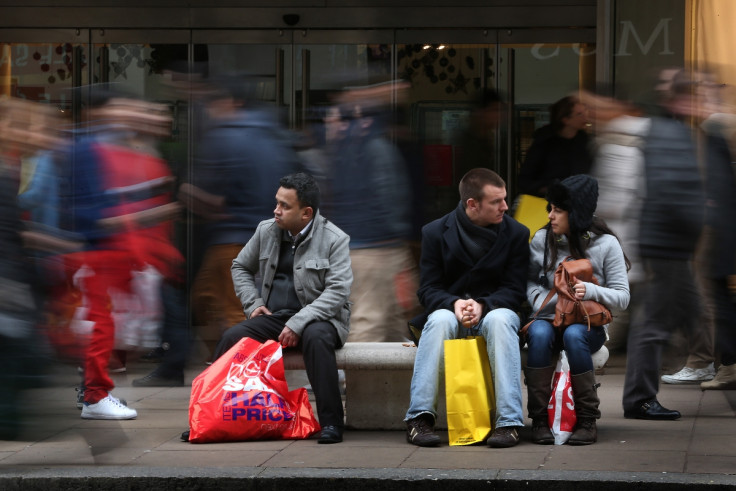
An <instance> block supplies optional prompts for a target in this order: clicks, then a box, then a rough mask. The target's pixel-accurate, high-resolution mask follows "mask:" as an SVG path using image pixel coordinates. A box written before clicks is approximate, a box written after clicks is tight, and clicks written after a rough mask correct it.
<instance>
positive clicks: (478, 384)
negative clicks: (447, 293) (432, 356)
mask: <svg viewBox="0 0 736 491" xmlns="http://www.w3.org/2000/svg"><path fill="white" fill-rule="evenodd" d="M445 397H446V398H447V430H448V433H449V440H450V445H472V444H473V443H479V442H484V441H485V440H486V438H487V437H488V435H489V434H490V433H491V430H492V429H493V425H492V423H493V419H492V417H493V409H494V403H495V402H494V401H495V399H494V395H493V379H492V378H491V366H490V363H489V362H488V352H487V351H486V341H485V339H483V337H482V336H470V337H467V338H462V339H448V340H446V341H445Z"/></svg>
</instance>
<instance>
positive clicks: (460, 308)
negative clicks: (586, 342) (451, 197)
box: [405, 168, 529, 447]
mask: <svg viewBox="0 0 736 491" xmlns="http://www.w3.org/2000/svg"><path fill="white" fill-rule="evenodd" d="M459 188H460V198H461V201H460V204H459V205H458V207H457V208H456V209H455V210H454V211H452V212H450V213H448V214H447V215H445V216H444V217H442V218H440V219H438V220H435V221H433V222H432V223H430V224H428V225H426V226H425V227H424V228H423V229H422V255H421V260H420V275H421V280H420V286H419V291H418V295H419V301H420V302H421V304H422V305H423V306H424V308H425V309H426V312H425V314H423V315H422V316H419V317H417V318H416V319H414V320H413V321H412V322H411V324H412V327H413V328H414V329H415V330H421V341H420V342H419V345H418V350H417V356H416V361H415V363H414V375H413V377H412V382H411V402H410V404H409V410H408V411H407V413H406V419H405V421H406V423H407V440H408V441H409V442H410V443H413V444H414V445H419V446H435V445H437V444H439V441H440V439H439V436H437V434H435V433H434V423H435V420H436V418H437V392H438V386H439V380H440V377H441V376H442V371H443V367H444V363H443V360H444V341H445V340H446V339H455V338H462V337H465V336H467V335H468V334H469V333H470V329H471V328H472V329H473V330H474V331H478V333H479V334H480V335H481V336H483V337H484V338H485V340H486V343H487V348H488V357H489V360H490V365H491V372H492V374H493V385H494V391H495V395H496V415H495V423H494V425H493V427H494V430H493V433H492V434H491V436H490V438H489V439H488V444H489V445H490V446H492V447H512V446H514V445H516V444H517V443H518V442H519V433H518V430H517V428H518V427H521V426H523V424H524V423H523V413H522V399H521V377H520V372H521V359H520V353H519V338H518V330H519V324H520V320H519V316H518V315H517V314H516V311H517V310H519V306H520V305H521V302H522V301H523V300H524V298H525V291H526V290H525V289H526V274H527V268H528V264H529V230H528V229H527V228H526V227H524V226H523V225H521V224H520V223H518V222H517V221H515V220H514V219H513V218H511V217H509V216H507V215H506V214H505V213H506V211H507V210H508V206H507V204H506V184H505V183H504V181H503V179H501V177H499V176H498V174H496V173H495V172H493V171H491V170H488V169H483V168H477V169H472V170H470V171H469V172H468V173H467V174H465V176H464V177H463V178H462V180H461V181H460V186H459Z"/></svg>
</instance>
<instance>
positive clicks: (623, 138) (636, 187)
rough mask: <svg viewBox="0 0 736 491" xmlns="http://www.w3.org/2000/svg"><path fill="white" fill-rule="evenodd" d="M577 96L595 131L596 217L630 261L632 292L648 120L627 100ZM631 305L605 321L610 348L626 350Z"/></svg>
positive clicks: (640, 273)
mask: <svg viewBox="0 0 736 491" xmlns="http://www.w3.org/2000/svg"><path fill="white" fill-rule="evenodd" d="M581 99H582V100H583V101H584V102H585V104H586V106H587V107H588V108H589V110H590V113H591V120H592V121H593V124H594V126H595V129H596V135H595V146H594V148H595V150H594V158H593V166H592V167H591V170H590V174H591V176H593V177H594V178H595V179H596V180H597V181H598V190H599V197H598V207H597V208H596V216H598V217H600V218H602V219H603V220H605V222H606V224H607V225H608V226H609V227H610V228H611V230H612V231H613V232H614V233H615V234H616V236H617V237H618V239H619V241H620V242H621V247H622V249H623V250H624V253H625V254H626V257H627V258H628V259H629V262H630V264H631V268H630V269H629V271H628V278H629V289H630V291H631V296H632V297H634V296H635V295H636V291H637V289H638V288H639V286H640V285H641V283H642V282H643V281H644V277H645V275H644V269H643V266H642V264H641V261H640V260H639V243H638V237H639V212H640V209H641V206H642V202H643V200H644V192H643V191H644V190H643V189H642V182H644V153H643V148H644V141H645V138H646V135H647V133H648V132H649V127H650V125H651V121H650V119H649V118H648V117H646V116H645V115H644V114H643V113H642V111H641V110H640V109H639V108H638V107H637V106H636V105H634V104H633V103H632V102H630V101H627V100H624V99H618V98H613V97H609V96H607V95H603V94H594V93H591V92H583V93H582V94H581ZM630 318H631V312H630V309H627V310H624V311H621V312H619V313H618V314H617V315H616V316H614V318H613V321H612V322H611V323H610V324H609V325H608V341H606V346H607V347H608V349H609V350H610V351H622V352H625V350H626V337H627V335H628V331H629V323H630Z"/></svg>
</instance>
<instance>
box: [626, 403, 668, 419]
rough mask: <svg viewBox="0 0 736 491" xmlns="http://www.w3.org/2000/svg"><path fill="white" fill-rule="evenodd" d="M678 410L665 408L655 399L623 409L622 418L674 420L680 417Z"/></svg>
mask: <svg viewBox="0 0 736 491" xmlns="http://www.w3.org/2000/svg"><path fill="white" fill-rule="evenodd" d="M680 416H681V414H680V411H675V410H674V409H667V408H666V407H662V405H661V404H660V403H659V401H657V400H656V399H654V400H652V401H649V402H645V403H643V404H642V405H640V406H639V407H636V408H634V409H629V410H628V411H624V418H627V419H652V420H669V421H672V420H675V419H680Z"/></svg>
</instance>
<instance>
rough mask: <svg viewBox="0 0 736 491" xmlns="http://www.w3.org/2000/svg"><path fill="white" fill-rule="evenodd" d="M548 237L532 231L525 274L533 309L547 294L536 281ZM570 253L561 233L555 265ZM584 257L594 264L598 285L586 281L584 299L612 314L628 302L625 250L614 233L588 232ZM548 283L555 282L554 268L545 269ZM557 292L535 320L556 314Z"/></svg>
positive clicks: (540, 303) (542, 232)
mask: <svg viewBox="0 0 736 491" xmlns="http://www.w3.org/2000/svg"><path fill="white" fill-rule="evenodd" d="M546 237H547V231H546V230H545V229H541V230H539V231H538V232H537V233H536V234H534V238H533V239H532V242H531V244H530V245H529V248H530V256H529V274H528V276H527V286H526V297H527V299H528V300H529V304H530V305H531V306H532V312H536V311H537V310H538V309H539V307H540V306H541V305H542V302H544V299H545V298H546V297H547V294H548V293H549V288H544V287H543V286H541V285H540V284H539V277H540V276H541V274H542V267H543V266H542V262H543V261H544V245H545V239H546ZM569 255H570V249H569V246H568V243H567V237H565V236H563V237H562V239H561V240H560V242H559V243H558V255H557V258H556V260H555V264H560V262H561V261H562V260H563V259H565V257H567V256H569ZM586 256H587V258H588V259H590V263H591V265H592V266H593V275H594V276H595V277H596V278H597V279H598V283H599V284H598V285H595V284H593V283H585V297H584V298H583V300H595V301H596V302H600V303H602V304H603V305H605V306H606V307H608V308H609V309H610V310H611V313H612V314H614V315H615V314H616V313H617V312H621V311H623V310H625V309H626V307H628V305H629V298H630V294H629V280H628V276H627V274H626V262H625V261H624V253H623V250H622V249H621V245H620V244H619V242H618V240H616V237H614V236H613V235H608V234H604V235H595V234H592V233H591V243H590V245H589V246H588V249H587V251H586ZM546 276H547V282H548V285H549V286H550V287H552V286H553V285H554V269H553V270H552V271H549V272H547V274H546ZM556 302H557V295H555V296H553V297H552V299H551V300H550V301H549V303H548V304H547V305H545V306H544V310H543V311H542V312H540V313H539V315H538V316H537V318H538V319H547V320H551V319H553V318H554V316H555V303H556Z"/></svg>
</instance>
